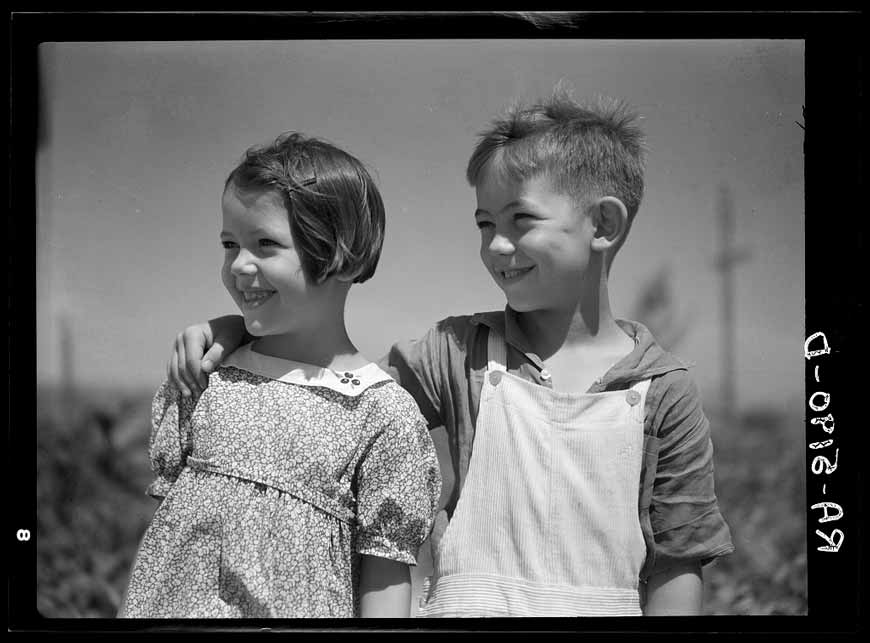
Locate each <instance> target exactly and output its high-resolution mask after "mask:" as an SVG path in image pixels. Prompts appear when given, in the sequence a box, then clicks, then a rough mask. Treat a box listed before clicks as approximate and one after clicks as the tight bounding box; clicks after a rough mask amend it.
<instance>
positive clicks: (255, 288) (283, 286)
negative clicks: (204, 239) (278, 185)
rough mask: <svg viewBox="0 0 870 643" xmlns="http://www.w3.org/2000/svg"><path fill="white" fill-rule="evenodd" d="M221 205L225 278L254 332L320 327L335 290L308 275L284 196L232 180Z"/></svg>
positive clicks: (248, 327)
mask: <svg viewBox="0 0 870 643" xmlns="http://www.w3.org/2000/svg"><path fill="white" fill-rule="evenodd" d="M221 209H222V211H223V230H222V231H221V235H220V239H221V245H223V247H224V263H223V267H222V269H221V279H222V281H223V284H224V286H225V287H226V289H227V292H229V293H230V296H231V297H232V298H233V300H234V301H235V302H236V305H237V306H238V307H239V309H240V310H241V312H242V315H243V316H244V318H245V327H246V328H247V330H248V332H249V333H250V334H251V335H256V336H263V335H281V334H286V333H292V332H298V331H300V330H302V329H305V328H308V327H309V326H311V327H312V328H314V327H316V323H317V320H318V313H321V312H322V311H323V310H324V306H326V305H327V304H328V298H329V292H330V291H329V289H324V288H323V287H322V286H321V285H318V284H315V283H313V282H312V281H311V280H309V279H308V277H307V276H306V275H305V272H304V271H303V269H302V260H301V257H300V256H299V253H298V252H297V250H296V244H295V242H294V239H293V235H292V234H291V231H290V218H289V215H288V213H287V209H286V208H285V206H284V202H283V200H282V198H281V196H280V195H279V194H277V193H276V192H271V191H266V192H258V191H252V192H240V191H238V190H236V189H235V188H234V187H233V186H232V185H230V186H229V187H228V188H227V189H226V190H225V191H224V195H223V198H222V199H221Z"/></svg>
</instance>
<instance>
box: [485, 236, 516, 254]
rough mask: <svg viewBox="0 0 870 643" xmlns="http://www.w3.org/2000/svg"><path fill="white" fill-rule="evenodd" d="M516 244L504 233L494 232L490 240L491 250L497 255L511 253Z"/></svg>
mask: <svg viewBox="0 0 870 643" xmlns="http://www.w3.org/2000/svg"><path fill="white" fill-rule="evenodd" d="M514 250H515V248H514V244H513V243H512V242H511V240H510V239H508V238H507V237H506V236H505V235H503V234H498V233H496V234H494V235H493V236H492V241H490V242H489V251H490V252H491V253H492V254H496V255H509V254H512V253H513V252H514Z"/></svg>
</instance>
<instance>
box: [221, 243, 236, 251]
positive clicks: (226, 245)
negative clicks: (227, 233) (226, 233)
mask: <svg viewBox="0 0 870 643" xmlns="http://www.w3.org/2000/svg"><path fill="white" fill-rule="evenodd" d="M221 245H222V246H223V247H224V250H232V249H233V248H235V247H236V242H235V241H221Z"/></svg>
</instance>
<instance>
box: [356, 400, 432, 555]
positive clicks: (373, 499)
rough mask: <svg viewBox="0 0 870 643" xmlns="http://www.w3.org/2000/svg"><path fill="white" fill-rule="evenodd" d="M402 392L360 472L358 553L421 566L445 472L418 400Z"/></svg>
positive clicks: (388, 414)
mask: <svg viewBox="0 0 870 643" xmlns="http://www.w3.org/2000/svg"><path fill="white" fill-rule="evenodd" d="M396 392H397V395H396V396H395V398H394V399H393V400H391V402H390V404H389V406H390V408H389V409H385V414H384V417H383V418H382V419H383V422H384V423H383V428H382V429H381V430H380V431H378V432H377V434H376V435H375V436H374V437H373V439H372V441H371V442H370V444H369V445H368V449H367V452H366V454H365V455H364V456H363V458H362V460H361V462H360V465H359V468H358V473H357V530H358V532H357V538H356V551H357V552H358V553H360V554H367V555H369V556H380V557H381V558H388V559H390V560H396V561H399V562H402V563H406V564H409V565H416V564H417V551H418V549H419V548H420V545H421V544H422V543H423V541H424V540H426V537H427V536H428V535H429V531H430V529H431V528H432V521H433V520H434V518H435V512H436V510H437V506H438V499H439V495H440V493H441V474H440V472H439V469H438V458H437V457H436V455H435V447H434V446H433V444H432V439H431V438H430V437H429V430H428V428H427V426H426V422H425V421H424V419H423V417H422V416H421V415H420V412H419V410H418V409H417V406H416V404H415V403H414V401H413V399H411V397H410V396H408V395H407V394H406V393H405V392H404V391H402V390H401V389H399V388H398V387H396Z"/></svg>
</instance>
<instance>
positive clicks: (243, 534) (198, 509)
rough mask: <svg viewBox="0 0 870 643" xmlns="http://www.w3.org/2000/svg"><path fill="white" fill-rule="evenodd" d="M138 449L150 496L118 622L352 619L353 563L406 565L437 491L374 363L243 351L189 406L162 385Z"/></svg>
mask: <svg viewBox="0 0 870 643" xmlns="http://www.w3.org/2000/svg"><path fill="white" fill-rule="evenodd" d="M149 450H150V457H151V465H152V468H153V470H154V472H155V473H156V479H155V480H154V482H153V483H152V484H151V485H150V487H149V488H148V493H149V494H150V495H152V496H154V497H155V498H162V499H163V500H162V503H161V504H160V506H159V507H158V509H157V511H156V512H155V514H154V517H153V518H152V521H151V525H150V526H149V527H148V529H147V531H146V532H145V535H144V537H143V539H142V542H141V544H140V546H139V551H138V554H137V556H136V561H135V563H134V565H133V569H132V572H131V576H130V581H129V585H128V588H127V592H126V594H125V597H124V601H123V604H122V607H121V610H120V612H119V616H120V617H128V618H163V617H167V618H221V617H230V618H232V617H236V618H264V617H281V618H306V617H352V616H358V615H359V593H358V589H357V588H358V586H359V583H358V580H359V563H360V555H362V554H367V555H371V556H380V557H384V558H388V559H391V560H396V561H400V562H403V563H407V564H416V556H417V550H418V548H419V546H420V544H421V543H422V542H423V541H424V540H425V538H426V536H427V535H428V533H429V529H430V527H431V524H432V520H433V518H434V515H435V511H436V507H437V503H438V498H439V493H440V487H441V477H440V474H439V470H438V460H437V458H436V455H435V450H434V447H433V445H432V441H431V439H430V437H429V433H428V430H427V426H426V422H425V420H423V418H422V416H421V415H420V412H419V409H418V408H417V405H416V403H415V402H414V400H413V398H411V396H410V395H409V394H408V393H407V392H406V391H405V390H404V389H402V388H401V387H400V386H399V385H398V384H397V383H396V382H395V381H393V380H392V379H391V378H390V377H389V376H388V375H387V374H386V373H384V372H383V371H381V370H380V369H379V368H378V367H377V365H375V364H368V365H366V366H365V367H363V368H361V369H358V370H356V371H354V372H352V373H351V372H348V373H334V372H333V371H329V370H327V369H322V368H319V367H316V366H313V365H310V364H303V363H301V362H290V361H287V360H283V359H278V358H274V357H270V356H266V355H262V354H259V353H257V352H255V351H254V350H252V349H251V346H250V345H247V346H244V347H242V348H241V349H239V350H238V351H236V352H235V353H233V354H232V355H231V356H230V357H229V358H228V359H227V360H226V362H225V364H224V365H223V366H222V367H221V368H219V369H218V370H217V371H216V372H214V373H213V374H212V375H211V376H210V380H209V386H208V387H207V388H206V389H205V391H204V392H203V394H202V396H201V397H200V398H199V400H198V401H195V402H194V401H193V400H191V399H190V398H184V397H183V396H181V394H180V393H179V391H178V389H177V388H175V387H174V385H172V384H171V383H169V382H168V381H167V382H164V384H163V385H162V386H161V387H160V389H159V390H158V391H157V394H156V395H155V397H154V402H153V406H152V431H151V440H150V449H149Z"/></svg>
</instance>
